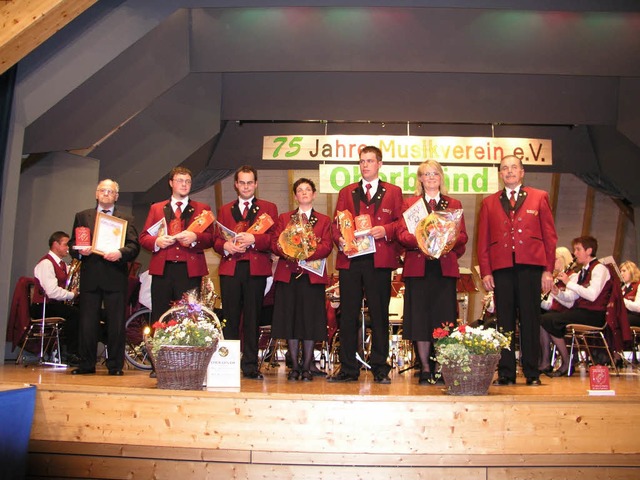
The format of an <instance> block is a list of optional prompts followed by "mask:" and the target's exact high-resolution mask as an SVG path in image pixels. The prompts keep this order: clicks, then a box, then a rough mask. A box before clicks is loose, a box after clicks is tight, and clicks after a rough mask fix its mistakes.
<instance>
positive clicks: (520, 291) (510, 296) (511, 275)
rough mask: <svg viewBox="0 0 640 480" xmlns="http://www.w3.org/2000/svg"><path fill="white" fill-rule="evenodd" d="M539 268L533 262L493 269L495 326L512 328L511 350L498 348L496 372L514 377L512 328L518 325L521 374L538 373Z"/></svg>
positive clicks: (506, 330)
mask: <svg viewBox="0 0 640 480" xmlns="http://www.w3.org/2000/svg"><path fill="white" fill-rule="evenodd" d="M542 270H543V267H541V266H537V265H520V264H516V265H514V266H513V267H511V268H503V269H500V270H496V271H494V272H493V280H494V282H495V286H496V287H495V303H496V315H497V317H498V327H501V328H502V329H504V331H505V332H513V336H512V337H511V350H506V349H505V350H502V356H501V357H500V363H499V364H498V374H499V376H500V377H506V378H509V379H512V380H515V378H516V356H515V350H516V349H515V346H516V345H515V331H516V322H518V321H519V327H520V356H521V362H522V371H523V373H524V376H525V377H538V376H540V370H538V357H539V355H540V351H539V350H540V294H541V292H542Z"/></svg>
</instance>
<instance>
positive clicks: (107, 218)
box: [91, 213, 127, 255]
mask: <svg viewBox="0 0 640 480" xmlns="http://www.w3.org/2000/svg"><path fill="white" fill-rule="evenodd" d="M93 231H94V235H93V243H92V244H91V251H92V252H93V253H97V254H98V255H104V254H105V253H108V252H113V251H115V250H119V249H121V248H122V247H124V240H125V237H126V235H127V221H126V220H123V219H122V218H118V217H114V216H113V215H106V214H104V213H98V216H97V217H96V224H95V227H94V229H93Z"/></svg>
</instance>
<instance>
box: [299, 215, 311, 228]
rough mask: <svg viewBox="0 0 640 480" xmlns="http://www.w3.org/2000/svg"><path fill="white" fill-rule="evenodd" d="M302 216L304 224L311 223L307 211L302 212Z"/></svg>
mask: <svg viewBox="0 0 640 480" xmlns="http://www.w3.org/2000/svg"><path fill="white" fill-rule="evenodd" d="M300 216H301V217H302V219H301V221H302V224H303V225H306V224H307V223H309V219H308V218H307V214H306V213H301V214H300Z"/></svg>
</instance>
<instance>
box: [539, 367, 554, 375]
mask: <svg viewBox="0 0 640 480" xmlns="http://www.w3.org/2000/svg"><path fill="white" fill-rule="evenodd" d="M551 372H553V367H552V366H551V365H549V366H548V367H547V368H541V369H540V373H544V374H545V375H547V376H548V375H549V374H550V373H551Z"/></svg>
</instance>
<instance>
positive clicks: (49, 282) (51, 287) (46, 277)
mask: <svg viewBox="0 0 640 480" xmlns="http://www.w3.org/2000/svg"><path fill="white" fill-rule="evenodd" d="M49 255H51V258H53V260H54V261H55V262H56V263H58V264H60V260H62V259H61V258H60V257H58V256H57V255H56V254H55V253H53V252H52V251H49ZM33 275H34V276H35V277H36V278H37V279H38V281H39V282H40V285H41V286H42V288H43V290H44V293H45V295H46V296H47V298H48V299H50V300H59V301H61V302H63V301H65V300H73V297H74V294H73V292H70V291H69V290H66V289H64V288H62V287H60V286H59V285H58V278H57V277H56V272H55V270H54V269H53V265H52V264H51V262H50V261H49V259H48V258H44V259H42V260H40V261H39V262H38V264H37V265H36V266H35V268H34V269H33Z"/></svg>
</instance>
